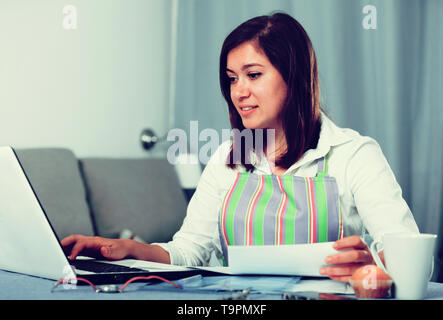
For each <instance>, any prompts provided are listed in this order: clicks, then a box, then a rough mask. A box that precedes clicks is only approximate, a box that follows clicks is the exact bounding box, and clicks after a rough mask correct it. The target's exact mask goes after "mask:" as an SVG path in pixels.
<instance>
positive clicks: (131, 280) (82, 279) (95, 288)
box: [53, 276, 182, 292]
mask: <svg viewBox="0 0 443 320" xmlns="http://www.w3.org/2000/svg"><path fill="white" fill-rule="evenodd" d="M150 279H159V280H161V281H164V282H167V283H169V284H172V285H173V286H175V287H177V288H179V289H182V286H180V285H178V284H176V283H174V282H172V281H169V280H167V279H165V278H162V277H159V276H149V277H134V278H131V279H129V280H128V281H126V282H125V283H124V284H123V285H122V286H121V287H120V288H119V291H120V292H123V290H124V289H125V288H126V286H127V285H128V284H130V283H131V282H133V281H137V280H150ZM73 280H77V281H83V282H86V283H87V284H89V285H90V286H91V287H92V288H93V289H94V291H95V292H99V290H98V289H97V287H96V286H95V285H94V284H93V283H92V282H91V281H89V280H87V279H85V278H69V279H60V280H59V281H58V282H57V283H56V284H55V285H54V287H53V290H54V289H55V288H56V287H57V286H58V285H60V284H61V283H64V282H69V281H73Z"/></svg>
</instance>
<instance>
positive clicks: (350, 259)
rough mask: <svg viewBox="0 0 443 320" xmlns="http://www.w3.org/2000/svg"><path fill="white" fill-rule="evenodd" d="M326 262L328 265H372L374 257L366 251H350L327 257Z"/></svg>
mask: <svg viewBox="0 0 443 320" xmlns="http://www.w3.org/2000/svg"><path fill="white" fill-rule="evenodd" d="M325 262H326V263H327V264H341V263H357V262H362V263H372V255H371V254H370V253H369V251H366V250H349V251H343V252H340V253H337V254H334V255H331V256H327V257H326V259H325Z"/></svg>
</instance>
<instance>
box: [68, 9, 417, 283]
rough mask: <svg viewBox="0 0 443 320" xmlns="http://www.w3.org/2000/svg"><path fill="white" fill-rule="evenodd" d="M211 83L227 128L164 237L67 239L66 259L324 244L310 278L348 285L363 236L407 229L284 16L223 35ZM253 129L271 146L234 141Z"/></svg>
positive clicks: (197, 257)
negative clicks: (334, 115)
mask: <svg viewBox="0 0 443 320" xmlns="http://www.w3.org/2000/svg"><path fill="white" fill-rule="evenodd" d="M220 84H221V89H222V93H223V96H224V98H225V99H226V101H227V103H228V108H229V115H230V121H231V125H232V128H233V129H238V130H233V132H234V137H233V139H232V142H231V141H228V142H225V143H223V144H222V145H221V146H220V147H219V148H218V150H217V151H216V153H215V154H214V155H213V156H212V158H211V160H210V161H209V163H208V164H207V166H206V168H205V170H204V172H203V174H202V177H201V180H200V182H199V184H198V187H197V190H196V192H195V194H194V196H193V198H192V199H191V201H190V203H189V206H188V211H187V216H186V218H185V220H184V222H183V225H182V227H181V229H180V230H179V231H178V232H177V233H176V234H175V236H174V238H173V240H172V241H171V242H169V243H160V244H141V243H138V242H134V241H132V240H121V239H118V240H117V239H105V238H101V237H84V236H81V235H73V236H69V237H67V238H65V239H63V240H62V245H63V246H64V247H66V250H67V251H69V252H70V255H71V259H75V257H76V256H77V255H79V254H82V255H90V256H103V257H105V258H108V259H122V258H136V259H143V260H150V261H157V262H163V263H172V264H182V265H203V264H207V263H208V261H209V259H210V256H211V253H212V252H215V254H216V256H217V257H218V258H219V259H220V260H221V261H223V262H224V263H225V264H228V260H227V258H228V257H227V255H226V249H227V246H229V245H238V244H247V245H260V244H285V243H312V242H321V241H335V243H334V248H335V249H337V250H339V252H338V253H337V254H334V255H332V256H329V257H327V258H326V261H325V262H326V263H327V264H329V265H330V266H328V267H325V268H322V269H321V270H320V273H321V274H324V275H328V276H329V277H330V278H332V279H335V280H340V281H347V280H348V279H349V277H350V276H351V275H352V273H353V272H354V271H355V270H356V269H357V268H359V267H360V266H362V265H365V264H372V263H373V260H372V256H371V254H370V252H369V250H368V247H367V245H366V243H365V242H364V241H363V240H362V236H364V234H365V233H366V231H369V234H370V235H371V236H372V237H373V238H374V239H379V238H380V237H381V236H382V235H383V234H384V233H387V232H397V231H401V232H404V231H406V232H418V229H417V226H416V224H415V221H414V219H413V217H412V214H411V212H410V210H409V208H408V206H407V204H406V203H405V201H404V200H403V199H402V197H401V190H400V187H399V185H398V184H397V182H396V180H395V177H394V176H393V174H392V171H391V169H390V168H389V165H388V163H387V162H386V160H385V158H384V156H383V154H382V152H381V150H380V148H379V146H378V144H377V143H376V142H375V141H374V140H373V139H370V138H368V137H362V136H360V135H359V134H358V133H357V132H355V131H353V130H350V129H341V128H338V127H337V126H335V124H334V123H332V121H331V120H330V119H328V117H327V116H326V115H325V114H324V112H322V110H321V106H320V101H319V96H320V93H319V84H318V73H317V63H316V57H315V53H314V50H313V48H312V45H311V42H310V39H309V37H308V35H307V34H306V32H305V30H304V29H303V27H302V26H301V25H300V24H299V23H298V22H297V21H296V20H295V19H293V18H292V17H291V16H289V15H287V14H284V13H276V14H273V15H271V16H261V17H256V18H253V19H251V20H249V21H246V22H245V23H243V24H241V25H240V26H238V27H237V28H236V29H235V30H234V31H232V32H231V34H230V35H229V36H228V37H227V38H226V40H225V42H224V44H223V47H222V51H221V55H220ZM258 129H266V130H265V132H266V133H267V137H273V139H264V141H261V142H260V141H258V140H257V139H253V142H252V143H247V142H245V139H243V140H242V139H237V138H238V137H237V135H238V134H239V133H240V132H243V131H244V130H250V131H251V132H253V133H255V132H257V131H258ZM242 130H243V131H242ZM269 130H271V131H269ZM270 133H272V134H270ZM252 136H253V137H255V136H256V135H255V134H253V135H252ZM259 142H260V143H259ZM219 159H223V161H221V162H220V161H218V160H219ZM380 254H381V256H382V252H380ZM264 258H266V257H264Z"/></svg>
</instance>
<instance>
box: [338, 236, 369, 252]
mask: <svg viewBox="0 0 443 320" xmlns="http://www.w3.org/2000/svg"><path fill="white" fill-rule="evenodd" d="M333 247H334V249H336V250H342V249H348V248H354V249H367V248H368V246H367V245H366V243H364V242H363V240H362V239H361V238H360V237H359V236H357V235H354V236H349V237H345V238H343V239H340V240H337V241H335V242H334V245H333Z"/></svg>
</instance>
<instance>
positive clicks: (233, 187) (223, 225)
mask: <svg viewBox="0 0 443 320" xmlns="http://www.w3.org/2000/svg"><path fill="white" fill-rule="evenodd" d="M239 178H240V172H237V177H236V178H235V181H234V183H233V185H232V187H231V189H229V191H228V193H227V194H226V197H225V199H224V200H223V207H222V216H221V224H222V231H223V236H224V237H225V240H226V243H227V244H228V245H229V243H228V236H227V235H226V211H227V209H228V204H229V202H230V201H231V196H232V193H233V191H234V189H235V187H236V186H237V182H238V179H239Z"/></svg>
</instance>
